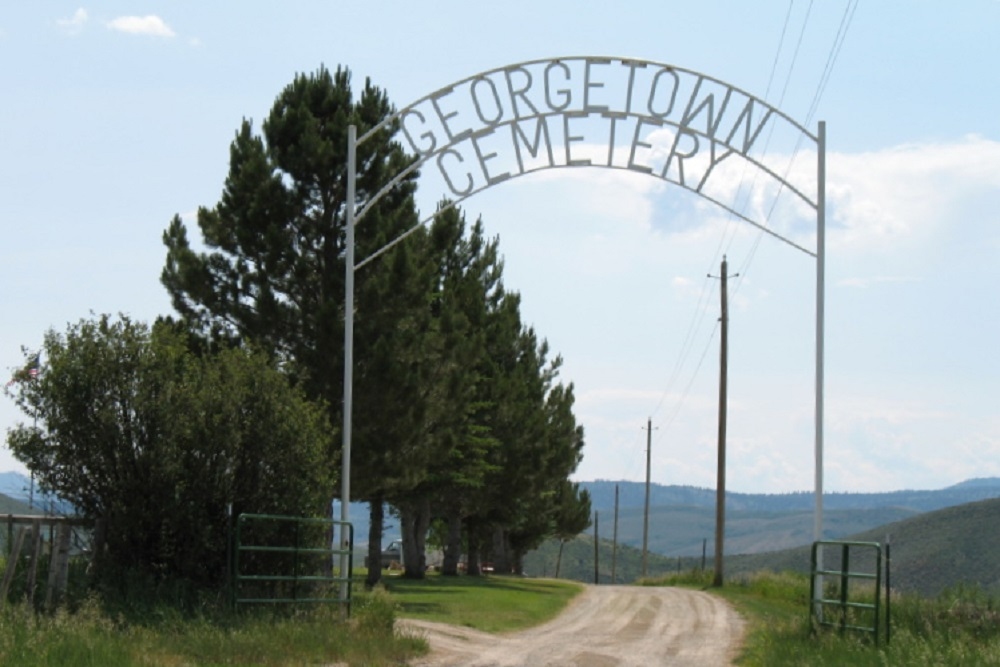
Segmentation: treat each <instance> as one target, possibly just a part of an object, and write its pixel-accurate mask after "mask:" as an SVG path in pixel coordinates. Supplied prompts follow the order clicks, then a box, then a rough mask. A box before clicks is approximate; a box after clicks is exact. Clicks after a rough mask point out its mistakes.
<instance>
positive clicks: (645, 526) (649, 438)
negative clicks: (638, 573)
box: [642, 418, 653, 577]
mask: <svg viewBox="0 0 1000 667" xmlns="http://www.w3.org/2000/svg"><path fill="white" fill-rule="evenodd" d="M652 445H653V419H652V418H647V419H646V509H645V510H644V511H643V513H642V576H644V577H645V576H646V551H647V548H648V546H649V463H650V450H651V448H652Z"/></svg>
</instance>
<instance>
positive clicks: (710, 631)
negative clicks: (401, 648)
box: [400, 586, 744, 667]
mask: <svg viewBox="0 0 1000 667" xmlns="http://www.w3.org/2000/svg"><path fill="white" fill-rule="evenodd" d="M400 625H401V628H403V630H404V632H405V631H409V632H414V633H415V634H418V635H424V636H426V637H427V639H428V641H429V643H430V646H431V653H430V654H429V655H427V656H425V657H423V658H419V659H417V660H416V661H414V662H412V663H411V664H412V667H543V666H545V667H557V666H558V667H562V666H573V667H651V666H654V665H671V667H684V666H687V665H691V666H692V667H694V666H697V667H705V666H713V665H730V664H732V660H733V658H734V657H735V656H736V652H737V651H738V649H739V646H740V642H741V641H742V638H743V631H744V621H743V619H742V618H741V617H740V616H739V615H738V614H737V613H736V612H735V611H734V610H733V608H732V607H730V606H729V605H728V604H727V603H726V602H725V601H723V600H722V599H721V598H718V597H716V596H714V595H710V594H708V593H705V592H702V591H693V590H688V589H681V588H658V587H639V586H587V588H586V590H584V591H583V592H582V593H580V595H578V596H577V597H576V598H575V599H574V601H573V602H572V603H571V604H570V605H569V607H567V608H566V610H564V611H563V613H562V614H560V615H559V616H558V617H557V618H555V619H553V620H552V621H549V622H548V623H545V624H544V625H540V626H538V627H536V628H531V629H529V630H524V631H521V632H516V633H510V634H504V635H491V634H488V633H485V632H479V631H477V630H472V629H470V628H463V627H458V626H452V625H445V624H441V623H430V622H426V621H414V620H404V621H401V623H400Z"/></svg>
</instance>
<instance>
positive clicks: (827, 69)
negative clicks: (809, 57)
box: [733, 0, 858, 295]
mask: <svg viewBox="0 0 1000 667" xmlns="http://www.w3.org/2000/svg"><path fill="white" fill-rule="evenodd" d="M810 8H811V3H810ZM857 8H858V0H853V2H852V1H851V0H848V3H847V4H846V5H845V6H844V14H843V16H841V19H840V26H839V27H838V28H837V34H836V35H835V36H834V39H833V44H832V45H831V47H830V52H829V53H828V54H827V59H826V64H825V65H824V67H823V72H822V73H821V75H820V80H819V83H818V84H817V86H816V93H815V94H814V95H813V99H812V102H811V103H810V105H809V111H808V113H807V114H806V120H805V124H806V125H807V126H808V125H809V124H810V123H811V122H812V119H813V116H814V115H815V113H816V111H817V109H818V108H819V102H820V99H821V98H822V96H823V92H824V91H825V90H826V85H827V83H828V82H829V80H830V75H831V74H832V73H833V67H834V65H835V64H836V62H837V58H838V57H839V56H840V50H841V48H842V47H843V46H844V41H845V40H846V38H847V33H848V31H849V30H850V26H851V22H852V21H853V20H854V13H855V12H856V11H857ZM789 74H791V71H789ZM786 86H787V82H786ZM802 140H803V137H802V135H801V134H800V135H799V136H798V138H797V140H796V142H795V147H794V149H793V150H792V154H791V157H789V159H788V165H787V166H786V167H785V172H784V173H783V174H782V180H787V179H788V175H789V173H791V170H792V167H793V166H794V164H795V158H796V157H797V156H798V153H799V151H800V150H801V148H802ZM783 189H784V183H783V182H779V184H778V192H777V193H776V194H775V195H774V199H772V200H771V207H770V208H769V209H768V212H767V215H766V216H765V218H764V224H765V225H766V224H767V223H768V222H770V220H771V217H772V216H773V215H774V209H775V208H776V207H777V205H778V200H779V198H780V196H781V192H782V190H783ZM762 238H763V233H760V232H758V234H757V238H756V239H754V243H753V245H752V246H751V248H750V251H749V252H748V253H747V257H746V258H745V260H744V262H743V264H741V265H740V272H739V273H740V279H739V280H737V281H736V285H735V286H734V288H733V294H734V295H735V294H737V293H739V289H740V287H741V286H742V284H743V280H745V278H746V275H747V273H748V272H749V270H750V264H751V263H752V262H753V259H754V257H755V256H756V254H757V249H758V248H759V246H760V241H761V239H762Z"/></svg>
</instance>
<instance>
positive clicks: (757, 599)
mask: <svg viewBox="0 0 1000 667" xmlns="http://www.w3.org/2000/svg"><path fill="white" fill-rule="evenodd" d="M643 583H644V584H645V585H671V586H672V585H676V586H688V587H696V588H701V589H704V590H707V591H709V592H711V593H714V594H717V595H720V596H721V597H723V598H725V599H727V600H729V601H730V602H731V603H732V604H733V605H734V606H735V607H736V608H737V609H738V610H739V611H740V613H742V614H743V616H744V617H745V618H746V619H747V622H748V629H747V634H746V637H745V640H744V645H743V650H742V652H741V654H740V657H739V659H738V661H737V663H738V664H740V665H746V666H747V667H758V666H760V667H764V666H766V667H784V666H788V667H792V666H796V667H800V666H808V667H813V666H816V667H826V666H829V667H833V666H837V667H839V666H842V665H852V666H858V667H867V666H869V665H871V666H876V665H878V666H882V665H941V666H946V665H956V666H959V665H961V666H963V667H964V666H966V665H973V666H978V665H1000V599H998V598H996V597H994V596H991V595H987V594H985V593H983V592H981V591H979V590H978V589H974V588H959V589H955V590H951V591H947V592H945V593H943V594H941V595H939V596H937V597H936V598H933V599H927V598H921V597H919V596H916V595H893V598H892V602H891V614H892V619H891V622H892V627H891V638H890V641H889V642H888V643H886V641H885V635H884V633H883V634H881V641H880V645H879V646H875V644H874V642H873V641H872V639H871V638H870V637H868V636H866V635H864V634H863V633H858V632H850V631H848V632H846V633H845V634H843V635H841V634H840V633H839V632H838V631H836V630H831V629H827V628H823V629H819V630H817V631H815V632H814V631H813V627H812V624H811V622H810V619H809V614H808V606H809V579H808V577H807V576H805V575H802V574H791V573H784V574H773V573H767V572H762V573H758V574H755V575H751V576H747V577H740V578H734V579H733V580H732V581H730V582H728V583H727V584H726V585H725V586H723V587H722V588H711V587H710V583H711V574H710V573H709V574H704V573H698V572H689V573H682V574H680V575H672V576H667V577H664V578H662V579H656V580H651V581H646V582H643ZM859 595H861V596H863V595H864V594H863V593H860V594H859ZM852 596H853V594H852ZM883 623H884V611H883ZM883 629H884V625H883Z"/></svg>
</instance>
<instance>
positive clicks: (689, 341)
mask: <svg viewBox="0 0 1000 667" xmlns="http://www.w3.org/2000/svg"><path fill="white" fill-rule="evenodd" d="M810 6H811V3H810ZM793 7H794V0H789V2H788V9H787V10H786V11H785V20H784V22H783V23H782V26H781V35H780V36H779V38H778V48H776V49H775V52H774V59H773V60H772V62H771V71H770V73H769V74H768V79H767V86H766V88H765V92H764V99H768V98H769V97H770V94H771V87H772V86H773V84H774V80H775V74H776V73H777V71H778V63H779V61H780V59H781V52H782V51H783V50H784V45H785V37H786V35H787V34H788V26H789V24H790V23H791V17H792V9H793ZM801 41H802V40H801V36H800V38H799V44H801ZM797 53H798V50H797V49H796V55H797ZM793 66H794V58H793ZM787 87H788V86H787V83H786V85H785V89H786V90H787ZM773 133H774V126H773V125H772V126H771V127H770V129H769V132H768V136H767V139H766V141H765V144H764V153H766V152H767V148H768V146H769V145H770V142H771V136H772V135H773ZM746 172H747V165H746V164H744V165H743V170H742V172H741V175H740V183H739V185H738V186H737V189H736V196H735V197H734V205H735V206H736V208H737V210H739V209H740V208H741V207H742V208H745V207H746V205H747V202H748V201H749V198H750V194H751V193H752V192H753V188H754V186H755V185H756V180H757V176H758V174H756V173H755V174H754V180H753V182H752V183H751V186H750V189H749V190H745V188H744V186H745V181H746ZM741 195H742V196H743V203H742V205H741V204H740V199H741ZM735 221H736V216H735V215H733V214H732V213H731V214H730V215H729V217H728V219H727V221H726V226H725V228H724V229H723V232H722V234H721V235H720V238H719V244H718V246H717V247H716V249H715V254H714V255H713V257H712V264H711V265H710V266H709V271H710V270H711V269H712V268H713V267H714V265H715V263H716V262H717V261H718V258H719V255H720V254H721V253H722V248H723V247H724V246H726V247H728V245H729V244H731V243H732V241H731V240H730V241H729V244H727V242H726V238H727V237H728V236H729V233H730V230H731V229H732V228H733V227H734V223H735ZM733 234H734V235H733V237H731V238H735V232H734V233H733ZM758 242H759V239H758ZM713 285H714V283H713V282H710V281H709V279H708V278H707V277H706V278H705V279H704V281H703V283H702V288H701V290H700V291H699V295H698V303H697V305H696V306H695V311H694V314H693V315H692V318H691V322H690V324H689V325H688V328H687V332H686V333H685V335H684V340H683V342H682V343H681V350H680V352H679V353H678V356H677V361H676V362H675V363H674V366H673V369H672V370H671V372H670V375H669V376H668V379H667V384H666V387H665V389H664V390H663V393H662V394H661V395H660V400H659V401H658V402H657V404H656V407H655V408H654V409H653V411H652V412H651V413H650V417H653V416H656V415H657V414H658V413H659V412H660V409H661V408H662V407H663V403H664V401H665V400H666V398H667V396H668V395H669V394H670V392H671V390H672V389H673V388H674V385H675V383H676V382H677V380H678V377H679V375H680V372H681V369H682V368H683V366H684V364H685V363H686V362H687V358H688V355H689V354H690V352H691V346H692V345H693V343H694V340H695V336H694V334H695V331H697V330H699V329H700V328H701V324H702V321H703V320H704V318H705V315H706V313H707V308H706V307H705V305H704V304H705V301H706V300H707V299H708V297H709V296H710V295H711V294H714V292H715V291H714V289H709V287H710V286H713ZM712 337H714V332H713V334H712V336H710V338H709V340H711V338H712ZM702 359H704V354H703V355H702ZM700 366H701V363H700V362H699V364H698V368H700ZM695 374H697V369H696V371H695ZM692 382H693V378H692V380H691V381H689V382H688V388H690V386H691V383H692ZM685 398H686V391H685V393H682V395H681V397H680V399H679V403H683V401H684V399H685ZM676 413H677V411H676V410H675V412H674V417H676ZM670 421H671V422H672V421H673V417H672V418H671V420H670Z"/></svg>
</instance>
